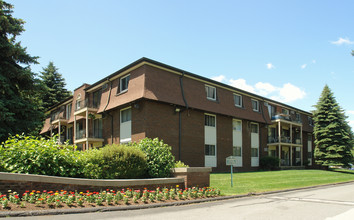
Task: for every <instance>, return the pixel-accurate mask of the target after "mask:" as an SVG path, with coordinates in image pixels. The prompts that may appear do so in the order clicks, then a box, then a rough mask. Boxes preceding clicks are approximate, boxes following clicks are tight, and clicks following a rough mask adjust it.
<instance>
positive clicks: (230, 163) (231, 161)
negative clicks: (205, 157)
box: [226, 156, 237, 166]
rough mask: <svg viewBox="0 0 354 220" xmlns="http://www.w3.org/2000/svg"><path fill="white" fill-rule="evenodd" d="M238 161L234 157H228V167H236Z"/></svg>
mask: <svg viewBox="0 0 354 220" xmlns="http://www.w3.org/2000/svg"><path fill="white" fill-rule="evenodd" d="M236 164H237V159H236V157H234V156H229V157H226V166H236Z"/></svg>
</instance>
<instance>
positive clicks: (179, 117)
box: [178, 72, 189, 160]
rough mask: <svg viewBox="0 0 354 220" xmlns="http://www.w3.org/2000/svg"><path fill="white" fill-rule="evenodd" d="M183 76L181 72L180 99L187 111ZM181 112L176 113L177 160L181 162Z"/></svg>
mask: <svg viewBox="0 0 354 220" xmlns="http://www.w3.org/2000/svg"><path fill="white" fill-rule="evenodd" d="M183 76H184V72H182V75H181V76H180V77H179V85H180V87H181V92H182V98H183V102H184V104H185V106H186V109H188V108H189V107H188V103H187V100H186V97H185V95H184V88H183ZM181 112H182V111H181V110H180V111H178V160H181V142H182V117H181Z"/></svg>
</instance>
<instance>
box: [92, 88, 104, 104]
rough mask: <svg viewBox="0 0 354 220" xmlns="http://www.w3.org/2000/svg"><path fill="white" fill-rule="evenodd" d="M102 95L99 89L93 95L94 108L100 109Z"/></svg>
mask: <svg viewBox="0 0 354 220" xmlns="http://www.w3.org/2000/svg"><path fill="white" fill-rule="evenodd" d="M101 95H102V90H101V89H99V90H97V91H95V92H94V93H93V103H92V104H93V107H94V108H98V107H100V103H101Z"/></svg>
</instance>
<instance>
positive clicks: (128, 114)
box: [121, 108, 132, 123]
mask: <svg viewBox="0 0 354 220" xmlns="http://www.w3.org/2000/svg"><path fill="white" fill-rule="evenodd" d="M131 120H132V109H131V108H128V109H125V110H123V111H121V123H124V122H128V121H131Z"/></svg>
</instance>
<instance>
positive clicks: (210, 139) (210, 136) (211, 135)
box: [204, 126, 216, 145]
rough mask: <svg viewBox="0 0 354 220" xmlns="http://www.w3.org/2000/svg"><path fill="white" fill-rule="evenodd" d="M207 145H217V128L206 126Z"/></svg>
mask: <svg viewBox="0 0 354 220" xmlns="http://www.w3.org/2000/svg"><path fill="white" fill-rule="evenodd" d="M204 132H205V133H204V134H205V135H204V137H205V144H213V145H216V127H209V126H204Z"/></svg>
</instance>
